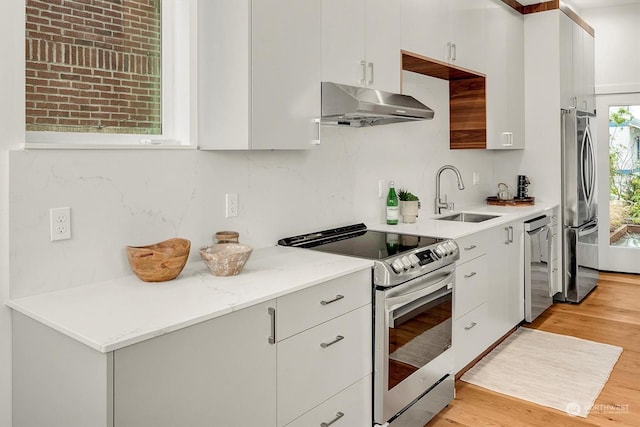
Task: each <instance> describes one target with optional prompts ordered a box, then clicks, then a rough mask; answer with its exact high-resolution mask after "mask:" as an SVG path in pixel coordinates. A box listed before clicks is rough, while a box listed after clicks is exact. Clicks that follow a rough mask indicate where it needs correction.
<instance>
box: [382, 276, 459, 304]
mask: <svg viewBox="0 0 640 427" xmlns="http://www.w3.org/2000/svg"><path fill="white" fill-rule="evenodd" d="M428 276H430V277H428V278H418V279H414V280H412V281H411V282H407V283H404V284H402V285H400V286H397V287H395V288H393V289H391V290H390V291H388V292H387V293H386V295H385V307H386V310H387V311H388V312H391V311H394V310H397V309H398V308H400V307H402V306H404V305H407V304H410V303H411V302H413V301H415V300H417V299H420V298H422V297H423V296H425V295H429V294H432V293H434V292H437V291H439V290H440V289H442V288H443V287H445V286H446V287H447V288H449V289H451V288H453V283H454V279H455V268H450V269H447V270H445V271H444V272H443V273H441V274H438V275H435V277H434V275H433V273H432V274H429V275H428Z"/></svg>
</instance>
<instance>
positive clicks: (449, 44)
mask: <svg viewBox="0 0 640 427" xmlns="http://www.w3.org/2000/svg"><path fill="white" fill-rule="evenodd" d="M444 56H445V59H446V60H447V61H449V60H451V42H447V51H446V52H445V55H444Z"/></svg>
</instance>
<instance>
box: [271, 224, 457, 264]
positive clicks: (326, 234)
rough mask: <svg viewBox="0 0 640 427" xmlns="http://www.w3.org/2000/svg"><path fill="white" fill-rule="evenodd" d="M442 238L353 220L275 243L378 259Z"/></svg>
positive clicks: (427, 244)
mask: <svg viewBox="0 0 640 427" xmlns="http://www.w3.org/2000/svg"><path fill="white" fill-rule="evenodd" d="M443 240H445V239H440V238H435V237H424V236H414V235H410V234H401V233H390V232H384V231H373V230H367V229H366V226H365V225H364V224H355V225H352V226H347V227H342V228H339V229H332V230H324V231H319V232H316V233H309V234H306V235H301V236H295V237H289V238H286V239H282V240H280V241H279V242H278V244H279V245H281V246H295V247H300V248H308V249H313V250H316V251H321V252H327V253H331V254H338V255H349V256H355V257H359V258H365V259H372V260H379V259H385V258H388V257H391V256H394V255H397V254H400V253H402V252H405V251H410V250H412V249H416V248H423V247H426V246H430V245H433V244H434V243H438V242H442V241H443Z"/></svg>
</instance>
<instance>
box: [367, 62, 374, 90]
mask: <svg viewBox="0 0 640 427" xmlns="http://www.w3.org/2000/svg"><path fill="white" fill-rule="evenodd" d="M367 67H368V68H369V81H368V82H367V84H370V85H372V84H373V62H369V65H368V66H367Z"/></svg>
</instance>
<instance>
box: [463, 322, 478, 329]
mask: <svg viewBox="0 0 640 427" xmlns="http://www.w3.org/2000/svg"><path fill="white" fill-rule="evenodd" d="M476 325H477V323H476V322H471V324H470V325H469V326H465V327H464V330H465V331H468V330H469V329H472V328H474V327H475V326H476Z"/></svg>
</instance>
